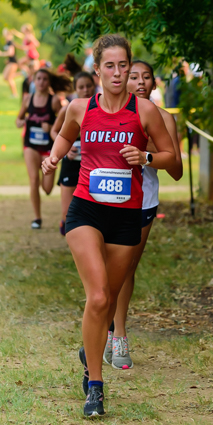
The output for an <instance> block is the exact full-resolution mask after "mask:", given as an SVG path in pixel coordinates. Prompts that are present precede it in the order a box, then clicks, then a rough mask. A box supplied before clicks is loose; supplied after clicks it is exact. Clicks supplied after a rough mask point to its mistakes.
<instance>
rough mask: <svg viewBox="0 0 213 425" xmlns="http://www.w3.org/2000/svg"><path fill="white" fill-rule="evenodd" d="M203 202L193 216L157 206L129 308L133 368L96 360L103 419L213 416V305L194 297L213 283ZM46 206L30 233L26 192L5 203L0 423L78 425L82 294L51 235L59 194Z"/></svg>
mask: <svg viewBox="0 0 213 425" xmlns="http://www.w3.org/2000/svg"><path fill="white" fill-rule="evenodd" d="M198 207H199V211H198V212H197V218H196V220H195V221H194V222H193V220H192V219H191V218H190V215H189V212H188V208H187V204H183V203H181V204H179V203H176V204H173V203H162V205H161V209H162V210H165V211H166V218H165V219H164V220H156V221H155V223H154V226H153V229H152V231H151V235H150V239H149V241H148V244H147V247H146V252H145V253H144V256H143V258H142V259H141V261H140V264H139V267H138V270H137V273H136V283H135V291H134V294H133V298H132V301H131V304H130V309H129V316H128V322H127V327H128V336H129V340H130V346H131V356H132V358H133V361H134V368H133V369H131V370H129V371H125V372H124V371H117V370H114V369H113V368H111V367H110V366H107V365H104V366H103V372H104V379H105V393H106V402H105V407H106V410H107V416H106V418H104V419H103V420H100V421H98V423H101V424H102V423H104V424H107V425H112V424H116V425H122V424H127V425H133V424H135V423H141V422H143V421H144V423H146V424H148V425H155V424H159V425H161V424H162V425H165V424H169V423H170V424H172V425H183V424H184V425H185V424H187V423H190V420H191V419H190V418H193V420H194V422H193V423H195V424H197V425H198V424H205V425H210V424H211V420H212V413H211V412H212V405H213V400H212V385H213V384H212V383H213V375H212V361H213V346H212V327H210V323H211V322H207V319H205V317H206V315H208V314H210V312H211V309H210V310H208V299H207V298H206V303H207V304H206V305H202V304H201V303H200V302H199V294H200V293H201V291H202V290H204V289H205V288H206V287H208V284H209V282H210V281H211V279H212V272H213V269H212V242H213V230H212V228H210V226H209V223H210V221H211V220H210V218H211V217H213V208H212V206H211V205H209V206H205V205H202V204H199V205H198ZM5 211H6V212H7V214H6V215H5ZM14 211H15V214H14ZM43 211H44V226H43V229H42V230H41V231H40V232H34V233H33V232H32V231H31V229H30V226H28V224H27V225H26V223H28V222H29V221H30V220H29V218H30V216H31V208H30V202H29V200H28V199H20V198H13V197H11V198H5V199H4V198H2V199H1V207H0V231H1V240H0V369H1V383H0V423H2V424H6V425H9V424H11V423H15V424H17V425H22V424H24V425H26V424H30V423H31V424H39V425H43V424H51V425H52V424H54V425H56V424H57V425H58V424H59V425H64V424H66V425H79V424H80V425H84V424H86V423H87V421H86V420H85V419H83V417H82V406H83V404H84V395H83V392H82V389H81V379H82V367H81V364H80V362H79V360H78V349H79V348H80V347H81V345H82V336H81V320H82V313H83V309H84V303H85V294H84V291H83V288H82V285H81V282H80V279H79V276H78V273H77V271H76V268H75V265H74V262H73V259H72V257H71V254H70V252H69V249H68V247H67V244H66V241H65V239H63V238H62V237H61V236H60V235H59V232H58V220H59V215H60V211H59V199H57V198H51V197H49V198H44V199H43ZM23 212H24V213H23ZM209 288H210V289H209V290H211V286H210V287H209ZM211 294H212V293H211V292H209V296H212V295H211ZM208 312H209V313H208ZM209 317H210V319H211V316H209ZM195 318H197V321H196V322H195V324H196V326H195V327H194V326H193V323H194V322H193V321H194V319H195ZM202 319H203V320H204V322H202ZM202 323H203V325H202Z"/></svg>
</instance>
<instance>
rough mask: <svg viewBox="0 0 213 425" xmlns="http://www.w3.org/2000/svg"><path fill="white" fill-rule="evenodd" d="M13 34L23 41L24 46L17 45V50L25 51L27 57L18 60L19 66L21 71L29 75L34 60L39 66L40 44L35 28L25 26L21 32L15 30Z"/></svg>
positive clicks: (28, 25)
mask: <svg viewBox="0 0 213 425" xmlns="http://www.w3.org/2000/svg"><path fill="white" fill-rule="evenodd" d="M12 33H13V34H14V35H15V36H16V37H18V38H21V39H22V44H21V45H20V44H18V43H15V47H17V49H20V50H23V51H24V52H25V56H23V57H22V58H20V59H19V60H18V66H19V68H20V69H21V70H23V71H25V72H26V73H27V74H28V72H29V67H28V65H29V63H30V61H32V60H34V61H35V62H36V61H37V63H38V64H39V60H38V58H39V52H38V50H37V48H38V47H39V46H40V42H39V41H38V40H37V38H36V37H35V35H34V31H33V26H32V25H31V24H24V25H22V27H21V32H19V31H17V30H15V29H13V30H12Z"/></svg>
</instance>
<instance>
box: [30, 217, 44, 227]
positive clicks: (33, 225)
mask: <svg viewBox="0 0 213 425" xmlns="http://www.w3.org/2000/svg"><path fill="white" fill-rule="evenodd" d="M41 223H42V220H41V219H40V218H38V219H37V220H33V221H32V223H31V229H40V228H41Z"/></svg>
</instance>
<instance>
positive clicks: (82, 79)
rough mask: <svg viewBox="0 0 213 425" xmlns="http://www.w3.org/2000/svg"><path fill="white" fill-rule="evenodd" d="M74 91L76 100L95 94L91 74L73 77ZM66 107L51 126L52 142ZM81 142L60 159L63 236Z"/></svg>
mask: <svg viewBox="0 0 213 425" xmlns="http://www.w3.org/2000/svg"><path fill="white" fill-rule="evenodd" d="M73 85H74V90H75V91H76V94H77V97H78V98H85V99H87V98H89V97H91V96H93V94H94V92H95V83H94V81H93V78H92V76H91V74H89V73H88V72H85V71H81V72H78V74H76V75H75V77H74V81H73ZM67 107H68V105H67V106H64V107H63V108H62V109H61V110H60V112H59V114H58V116H57V118H56V120H55V122H54V124H53V126H52V129H51V133H50V134H51V137H52V139H53V140H55V139H56V136H57V135H58V133H59V131H60V129H61V127H62V124H63V122H64V119H65V114H66V110H67ZM80 151H81V142H80V135H79V140H76V141H75V143H74V144H73V146H72V147H71V149H70V150H69V152H68V153H67V155H65V157H64V158H63V159H62V163H61V171H60V176H59V180H58V185H60V188H61V210H62V211H61V212H62V219H61V222H60V233H61V234H62V235H63V236H65V220H66V215H67V211H68V208H69V205H70V202H71V201H72V198H73V192H74V190H75V188H76V185H77V183H78V176H79V170H80V164H81V152H80Z"/></svg>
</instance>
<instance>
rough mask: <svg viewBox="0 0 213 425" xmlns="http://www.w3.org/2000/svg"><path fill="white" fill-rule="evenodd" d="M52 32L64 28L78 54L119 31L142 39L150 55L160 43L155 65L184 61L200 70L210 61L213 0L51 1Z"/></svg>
mask: <svg viewBox="0 0 213 425" xmlns="http://www.w3.org/2000/svg"><path fill="white" fill-rule="evenodd" d="M48 5H49V8H50V10H51V12H52V18H53V23H52V25H51V29H52V30H55V29H56V28H58V27H63V28H64V37H65V38H70V37H74V40H75V45H74V46H73V48H74V49H77V50H79V49H80V48H81V47H82V44H83V42H84V40H85V39H89V40H91V41H94V40H95V39H96V38H97V37H98V36H100V35H101V34H106V33H114V32H122V33H123V34H125V35H126V37H127V38H128V39H133V38H134V37H137V36H138V37H140V38H141V41H142V43H143V45H144V46H145V47H146V48H147V50H148V51H149V52H151V51H152V48H153V46H154V44H156V43H159V42H160V43H162V44H163V46H164V49H163V51H162V52H160V53H159V54H158V57H157V64H156V65H157V66H159V65H160V64H161V65H165V64H168V63H171V60H172V57H174V56H175V57H184V58H185V59H186V60H187V61H189V62H195V63H199V64H200V65H201V67H202V68H204V67H205V66H206V63H208V62H212V60H213V49H212V47H210V46H212V45H213V32H212V23H213V19H212V18H213V7H212V6H213V0H202V1H200V0H188V1H187V2H186V1H185V0H179V1H178V2H177V1H176V0H169V1H168V0H142V1H139V0H113V1H112V0H99V1H97V0H91V1H85V0H60V2H59V1H58V0H49V1H48Z"/></svg>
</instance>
